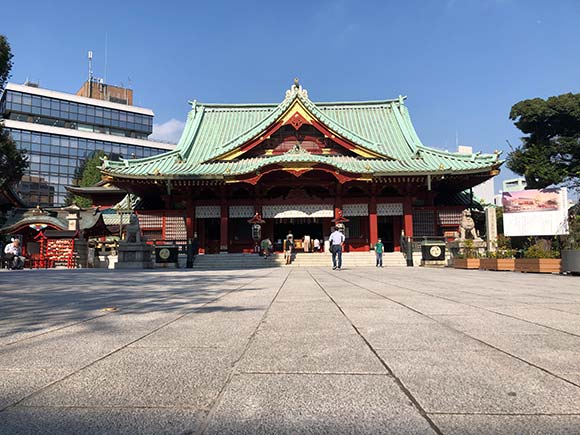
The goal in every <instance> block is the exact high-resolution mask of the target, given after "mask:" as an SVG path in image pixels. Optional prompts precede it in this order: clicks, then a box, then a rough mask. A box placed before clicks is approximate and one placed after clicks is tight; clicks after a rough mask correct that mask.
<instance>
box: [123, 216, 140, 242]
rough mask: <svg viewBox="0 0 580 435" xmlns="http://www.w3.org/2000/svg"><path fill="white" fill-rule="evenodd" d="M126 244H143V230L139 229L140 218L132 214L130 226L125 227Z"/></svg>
mask: <svg viewBox="0 0 580 435" xmlns="http://www.w3.org/2000/svg"><path fill="white" fill-rule="evenodd" d="M125 242H127V243H142V239H141V228H140V227H139V218H138V217H137V215H135V214H132V215H131V219H130V220H129V224H127V226H126V227H125Z"/></svg>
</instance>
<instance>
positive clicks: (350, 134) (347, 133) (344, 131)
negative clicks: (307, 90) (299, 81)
mask: <svg viewBox="0 0 580 435" xmlns="http://www.w3.org/2000/svg"><path fill="white" fill-rule="evenodd" d="M297 98H299V99H300V101H302V102H303V103H304V104H305V105H306V107H307V108H308V109H309V110H310V111H311V112H312V113H313V114H314V115H315V116H316V117H317V118H318V119H319V120H320V121H321V122H322V123H323V124H324V125H326V126H327V127H328V128H330V129H331V130H336V132H337V133H338V134H340V135H341V136H343V137H345V138H346V139H349V140H351V141H353V142H355V143H357V144H358V145H361V146H363V147H364V148H366V149H367V150H369V151H372V152H374V153H376V154H381V155H383V156H384V157H388V158H389V159H392V160H397V159H396V158H394V157H392V156H390V155H388V154H385V152H384V151H382V150H381V151H378V150H376V149H374V146H376V145H380V144H379V143H377V142H373V141H371V140H369V139H367V138H364V137H362V136H361V135H360V134H358V133H356V132H354V131H352V130H351V129H349V128H347V127H345V126H343V125H342V124H340V123H339V122H338V121H336V120H334V119H332V118H331V117H329V116H328V115H326V113H324V112H322V111H321V110H320V109H319V108H318V107H317V106H316V104H315V103H313V102H312V101H311V100H310V99H309V98H308V97H307V96H305V95H303V94H301V93H298V94H297ZM353 138H354V140H353Z"/></svg>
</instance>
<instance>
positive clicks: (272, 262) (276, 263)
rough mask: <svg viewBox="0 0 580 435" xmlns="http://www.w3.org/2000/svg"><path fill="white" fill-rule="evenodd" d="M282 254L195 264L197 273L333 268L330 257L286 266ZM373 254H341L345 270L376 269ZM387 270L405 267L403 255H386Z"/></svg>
mask: <svg viewBox="0 0 580 435" xmlns="http://www.w3.org/2000/svg"><path fill="white" fill-rule="evenodd" d="M285 263H286V260H285V259H284V255H283V254H274V255H272V256H270V257H269V258H267V259H265V258H264V257H260V256H259V255H255V254H219V255H217V254H216V255H198V256H197V258H196V259H195V262H194V263H193V268H194V269H197V270H219V269H222V270H228V269H261V268H266V267H331V266H332V256H331V255H330V254H315V253H304V252H298V253H295V254H294V256H293V259H292V263H291V264H289V265H286V264H285ZM374 265H375V254H374V252H345V253H343V254H342V268H343V269H349V268H353V267H373V266H374ZM383 266H384V267H405V266H406V262H405V258H404V257H403V254H402V253H400V252H386V253H384V254H383Z"/></svg>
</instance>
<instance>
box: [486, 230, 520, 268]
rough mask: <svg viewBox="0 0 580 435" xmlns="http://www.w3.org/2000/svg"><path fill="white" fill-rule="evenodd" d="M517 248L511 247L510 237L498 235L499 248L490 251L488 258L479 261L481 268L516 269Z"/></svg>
mask: <svg viewBox="0 0 580 435" xmlns="http://www.w3.org/2000/svg"><path fill="white" fill-rule="evenodd" d="M515 252H516V251H515V250H514V249H511V240H510V238H509V237H505V236H502V235H500V236H498V238H497V249H496V250H495V252H488V253H487V257H486V258H482V259H481V260H480V261H479V268H480V269H482V270H510V271H513V270H514V269H515V258H514V256H515Z"/></svg>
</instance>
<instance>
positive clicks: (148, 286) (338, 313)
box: [0, 264, 580, 435]
mask: <svg viewBox="0 0 580 435" xmlns="http://www.w3.org/2000/svg"><path fill="white" fill-rule="evenodd" d="M345 266H346V268H345V269H344V270H342V271H332V270H331V269H330V268H329V267H328V268H321V267H316V268H303V269H300V268H294V269H292V268H268V269H251V270H227V271H184V270H175V271H155V270H152V271H126V272H119V271H106V270H99V271H91V270H72V271H71V270H47V271H42V270H31V271H29V270H27V271H22V272H2V273H0V434H104V433H106V434H137V433H138V434H302V433H311V434H380V433H384V434H554V435H555V434H572V433H580V281H579V280H578V278H576V277H568V276H561V275H536V274H519V273H511V272H482V271H465V270H454V269H424V268H385V269H376V268H356V269H355V268H352V269H349V268H348V264H347V265H345Z"/></svg>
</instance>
